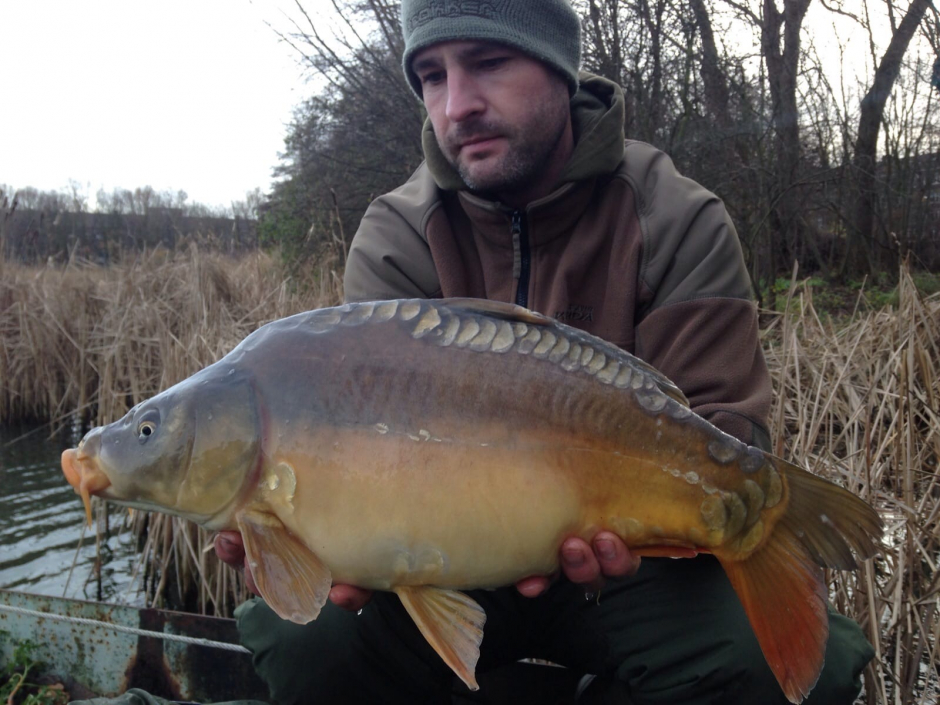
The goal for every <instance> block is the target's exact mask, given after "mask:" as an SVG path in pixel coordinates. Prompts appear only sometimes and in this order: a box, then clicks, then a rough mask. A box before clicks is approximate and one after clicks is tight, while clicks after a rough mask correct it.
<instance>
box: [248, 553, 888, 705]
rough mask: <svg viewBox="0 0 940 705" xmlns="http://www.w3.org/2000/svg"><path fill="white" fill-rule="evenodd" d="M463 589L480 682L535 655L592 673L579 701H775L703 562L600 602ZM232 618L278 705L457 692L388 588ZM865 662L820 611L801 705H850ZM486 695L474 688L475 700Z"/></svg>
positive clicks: (713, 565) (741, 704)
mask: <svg viewBox="0 0 940 705" xmlns="http://www.w3.org/2000/svg"><path fill="white" fill-rule="evenodd" d="M469 594H470V595H471V596H472V597H473V598H474V599H475V600H477V601H478V602H479V603H480V605H481V606H482V607H483V608H484V609H485V610H486V626H485V627H484V637H483V644H482V646H481V650H480V661H479V664H478V665H477V672H478V674H481V675H483V676H484V677H482V678H481V683H482V681H483V680H484V679H485V674H486V672H487V671H491V670H492V669H496V668H498V667H500V666H503V665H504V664H509V663H512V662H515V661H517V660H519V659H521V658H540V659H547V660H549V661H553V662H555V663H558V664H562V665H564V666H567V667H568V668H570V669H573V670H574V671H575V672H577V673H583V674H593V675H595V676H596V677H595V678H594V679H593V680H591V681H590V684H589V685H588V686H587V688H586V689H585V690H584V692H583V693H582V694H581V696H580V697H579V699H578V702H579V703H582V702H583V703H596V704H600V703H609V704H610V705H614V704H619V705H653V704H654V703H661V704H663V705H665V704H668V705H704V704H705V703H715V704H717V703H728V704H734V705H747V704H754V705H776V704H779V705H786V702H787V701H786V699H785V698H784V696H783V694H782V692H781V690H780V688H779V686H778V685H777V681H776V680H775V678H774V676H773V674H772V673H771V671H770V668H769V667H768V666H767V664H766V662H765V661H764V657H763V654H762V653H761V650H760V647H759V646H758V644H757V641H756V639H755V637H754V634H753V632H752V631H751V628H750V625H749V624H748V621H747V618H746V616H745V615H744V611H743V609H742V608H741V604H740V602H739V601H738V598H737V596H736V595H735V593H734V591H733V589H732V588H731V585H730V583H729V582H728V579H727V577H726V576H725V574H724V571H723V570H722V569H721V566H720V565H719V564H718V562H717V561H716V560H715V559H714V558H712V557H710V556H700V557H698V558H695V559H691V560H672V559H668V558H661V559H644V561H643V564H642V567H641V568H640V571H639V572H638V573H637V574H636V575H635V576H633V577H632V578H628V579H624V580H618V581H609V582H608V584H607V586H606V587H605V589H604V591H603V593H602V594H601V595H600V597H599V599H591V600H588V599H585V596H584V593H583V591H582V590H581V589H580V588H579V587H578V586H576V585H572V584H570V583H568V582H565V581H559V582H558V583H556V584H555V585H554V586H553V587H552V588H551V589H550V590H549V591H548V592H547V593H546V594H544V595H542V596H541V597H539V598H536V599H529V598H525V597H522V596H521V595H519V594H518V593H517V592H516V590H515V589H514V588H504V589H500V590H494V591H483V590H479V591H472V592H470V593H469ZM236 617H237V619H238V628H239V632H240V634H241V637H242V642H243V643H244V644H245V646H247V647H248V648H250V649H251V650H252V652H253V653H254V663H255V668H256V669H257V671H258V673H259V674H260V675H261V677H262V678H263V679H264V680H265V681H266V682H267V683H268V685H269V687H270V689H271V694H272V697H273V698H274V699H275V701H276V702H278V703H280V704H281V705H288V704H291V703H327V704H329V703H343V704H344V705H352V704H355V703H370V704H371V703H390V704H398V703H401V704H403V705H404V704H405V703H407V704H408V705H417V704H419V703H429V704H430V703H434V704H442V705H443V704H446V703H450V702H451V699H452V697H453V696H454V693H459V692H460V691H461V690H463V692H464V693H466V692H467V691H466V690H465V689H464V686H463V685H462V684H460V683H459V681H457V679H456V678H455V677H454V676H453V673H452V672H451V671H450V669H449V668H448V667H447V666H446V665H445V664H444V662H443V661H441V659H440V658H439V657H438V656H437V654H436V653H435V652H434V651H433V650H432V649H431V647H430V646H429V645H428V644H427V642H425V640H424V638H423V637H422V636H421V635H420V633H419V632H418V630H417V628H416V627H415V626H414V624H413V623H412V621H411V619H410V617H408V615H407V614H406V613H405V611H404V609H403V608H402V606H401V604H400V602H399V600H398V598H397V597H396V596H395V595H392V594H389V593H377V594H376V595H375V597H374V598H373V599H372V601H371V602H370V603H369V604H368V605H367V606H366V607H365V609H363V610H362V612H361V614H358V615H357V614H354V613H351V612H346V611H344V610H341V609H338V608H336V607H334V606H333V605H332V604H327V605H326V607H325V608H324V610H323V612H322V613H321V615H320V617H319V618H318V619H317V620H316V621H315V622H313V623H311V624H309V625H306V626H299V625H296V624H292V623H289V622H285V621H282V620H281V619H279V618H278V617H277V616H276V615H275V614H274V613H273V612H272V611H271V609H270V608H269V607H268V606H267V605H266V604H265V603H264V602H263V601H262V600H253V601H250V602H247V603H245V604H244V605H242V606H240V607H239V609H238V611H237V612H236ZM873 655H874V650H873V649H872V647H871V645H870V644H869V643H868V642H867V641H866V639H865V637H864V635H863V634H862V631H861V629H860V628H859V627H858V626H857V625H856V624H855V623H854V622H852V621H851V620H849V619H847V618H845V617H843V616H841V615H839V614H836V613H834V612H831V611H830V634H829V642H828V646H827V650H826V664H825V667H824V668H823V672H822V675H821V676H820V679H819V682H818V683H817V685H816V687H815V688H814V689H813V692H812V693H811V694H810V697H809V698H808V700H806V701H805V702H806V703H807V705H843V704H844V705H851V703H852V702H853V700H854V699H855V696H856V695H857V694H858V692H859V690H860V688H861V680H860V676H861V672H862V669H864V667H865V665H866V664H867V663H868V662H869V661H870V660H871V658H872V657H873ZM486 696H487V693H486V686H485V685H483V687H482V690H481V692H480V694H479V696H477V697H478V698H479V699H478V700H477V701H478V702H486ZM563 700H564V699H563V698H559V702H561V701H563ZM504 702H505V700H504Z"/></svg>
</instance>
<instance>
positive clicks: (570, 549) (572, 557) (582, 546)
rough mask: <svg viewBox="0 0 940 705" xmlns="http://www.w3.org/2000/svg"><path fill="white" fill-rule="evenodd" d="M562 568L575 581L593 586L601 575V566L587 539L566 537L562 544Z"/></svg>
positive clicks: (566, 575) (569, 578)
mask: <svg viewBox="0 0 940 705" xmlns="http://www.w3.org/2000/svg"><path fill="white" fill-rule="evenodd" d="M561 570H562V572H563V573H564V574H565V577H567V578H568V580H570V581H571V582H573V583H578V584H579V585H586V586H591V587H593V586H594V585H595V583H597V581H598V579H599V578H600V577H601V567H600V564H599V563H598V561H597V558H596V557H595V556H594V551H593V550H592V549H591V547H590V546H589V545H588V543H587V541H584V540H583V539H579V538H570V539H566V540H565V542H564V543H563V544H562V545H561Z"/></svg>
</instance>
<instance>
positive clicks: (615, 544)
mask: <svg viewBox="0 0 940 705" xmlns="http://www.w3.org/2000/svg"><path fill="white" fill-rule="evenodd" d="M558 558H559V562H560V563H561V571H562V572H563V573H564V574H565V577H566V578H568V580H570V581H571V582H573V583H578V584H579V585H582V586H583V587H584V589H585V591H587V592H598V591H599V590H600V589H601V587H603V585H604V578H605V577H606V578H624V577H627V576H628V575H633V574H634V573H636V572H637V570H639V568H640V559H639V558H638V557H636V556H634V555H633V554H632V553H631V552H630V549H629V548H627V546H626V544H625V543H624V542H623V541H622V540H621V539H620V537H619V536H617V535H616V534H614V533H611V532H609V531H601V532H600V533H598V534H597V535H596V536H595V537H594V539H593V541H592V542H591V544H588V542H587V541H584V540H583V539H579V538H570V539H566V540H565V542H564V543H562V544H561V549H560V550H559V551H558ZM551 583H552V578H551V577H550V576H543V575H535V576H532V577H529V578H523V579H522V580H520V581H519V582H517V583H516V589H517V590H518V591H519V592H520V593H522V594H523V595H525V596H526V597H538V596H539V595H541V594H542V593H543V592H545V591H546V590H547V589H548V586H549V585H551Z"/></svg>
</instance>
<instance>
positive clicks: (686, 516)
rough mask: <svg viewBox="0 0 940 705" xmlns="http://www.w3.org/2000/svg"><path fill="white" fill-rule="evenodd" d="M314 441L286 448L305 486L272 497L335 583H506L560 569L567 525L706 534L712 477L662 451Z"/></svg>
mask: <svg viewBox="0 0 940 705" xmlns="http://www.w3.org/2000/svg"><path fill="white" fill-rule="evenodd" d="M474 435H475V436H476V437H480V435H481V434H474ZM494 436H495V434H494ZM482 437H490V436H488V434H485V433H484V434H482ZM497 437H498V436H497ZM303 445H304V446H305V448H304V450H300V449H298V448H297V447H296V446H295V447H294V448H293V450H291V451H288V452H283V453H279V454H278V456H277V460H276V461H274V465H273V467H274V468H276V471H277V472H278V473H279V474H281V475H283V474H285V473H286V472H288V471H289V472H290V473H292V474H293V476H294V477H295V478H296V489H295V490H294V492H293V496H292V497H291V499H290V501H289V502H288V501H282V502H280V503H275V504H273V506H274V507H275V511H276V513H277V514H278V515H279V517H280V518H281V520H282V521H283V522H284V523H285V525H286V526H287V527H288V529H289V530H290V531H291V532H293V533H294V534H295V535H297V536H299V537H301V538H302V539H303V541H304V542H305V543H306V544H307V546H308V547H309V548H310V549H311V550H312V551H313V552H314V553H316V554H317V556H318V557H319V558H320V559H321V560H322V561H323V562H324V563H325V564H326V565H327V566H329V568H330V570H331V572H332V574H333V579H334V581H336V582H343V583H349V584H355V585H360V586H362V587H370V588H376V589H389V588H391V587H395V586H400V585H437V586H441V587H449V588H474V587H496V586H500V585H506V584H509V583H512V582H514V581H516V580H518V579H520V578H522V577H525V576H528V575H537V574H548V573H550V572H552V571H553V570H555V569H556V568H557V560H558V559H557V555H558V548H559V546H560V544H561V543H562V541H563V540H564V539H565V538H567V537H569V536H580V537H582V538H586V539H589V538H591V537H592V536H593V535H594V534H595V533H596V532H597V531H598V530H601V529H607V530H611V531H614V532H616V533H617V534H619V535H620V536H622V537H624V539H625V540H627V541H628V544H629V545H632V546H643V545H662V544H666V545H670V544H672V545H692V544H696V543H698V544H701V543H703V542H704V540H705V529H704V527H703V526H702V524H701V517H700V512H698V506H699V505H700V503H701V501H702V500H701V497H702V496H703V493H702V489H701V486H700V485H699V486H696V485H695V483H690V482H688V481H687V480H686V479H684V478H678V479H677V478H676V477H674V476H673V475H672V474H671V473H669V472H668V471H665V472H664V471H663V470H662V469H661V468H659V467H657V466H656V464H655V462H654V461H650V460H645V459H643V458H640V457H629V456H625V455H623V454H620V453H612V452H610V451H607V450H598V449H593V448H589V447H585V446H584V445H578V444H577V443H575V442H572V441H569V442H567V443H566V442H564V439H559V438H557V437H555V438H551V439H548V438H539V437H536V436H534V435H533V436H525V435H522V436H516V437H514V438H513V439H511V440H510V439H503V440H502V441H500V442H497V443H486V442H477V441H467V440H462V439H460V438H454V437H437V436H433V435H431V434H430V433H418V434H413V433H407V434H403V433H393V432H389V431H387V430H383V429H330V430H329V432H322V433H319V434H314V435H311V436H308V437H306V438H305V440H304V444H303ZM692 537H695V538H698V539H699V541H695V540H693V538H692Z"/></svg>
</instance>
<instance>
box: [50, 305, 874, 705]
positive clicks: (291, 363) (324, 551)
mask: <svg viewBox="0 0 940 705" xmlns="http://www.w3.org/2000/svg"><path fill="white" fill-rule="evenodd" d="M62 467H63V470H64V472H65V475H66V477H67V478H68V480H69V482H70V483H71V484H72V486H73V487H75V489H76V491H77V492H79V493H80V494H81V495H82V498H83V499H84V501H85V503H86V508H87V506H88V498H89V496H90V495H93V494H94V495H98V496H101V497H103V498H106V499H108V500H114V501H117V502H119V503H122V504H125V505H128V506H132V507H139V508H142V509H150V510H155V511H161V512H167V513H170V514H176V515H179V516H182V517H186V518H188V519H191V520H193V521H195V522H197V523H199V524H201V525H203V526H205V527H207V528H210V529H232V528H237V529H239V530H240V531H241V534H242V536H243V538H244V542H245V548H246V552H247V556H248V560H249V562H250V564H251V566H252V571H253V574H254V577H255V581H256V582H257V585H258V588H259V590H260V591H261V593H262V595H263V596H264V598H265V600H267V602H268V603H269V604H270V605H271V607H272V608H273V609H274V610H275V611H276V612H277V613H278V614H279V615H281V617H283V618H285V619H289V620H291V621H294V622H299V623H306V622H309V621H310V620H313V619H315V618H316V617H317V614H318V613H319V611H320V608H321V607H322V606H323V603H324V602H325V601H326V599H327V595H328V593H329V590H330V586H331V583H332V582H333V581H335V582H338V583H347V584H352V585H359V586H362V587H367V588H374V589H379V590H390V591H394V592H395V593H396V594H398V596H399V597H400V598H401V600H402V602H403V603H404V606H405V608H406V609H407V610H408V612H409V614H410V615H411V616H412V617H413V618H414V620H415V622H416V623H417V625H418V627H419V628H420V629H421V631H422V633H423V634H424V635H425V637H426V638H427V639H428V641H429V642H430V643H431V644H432V645H433V646H434V648H435V649H436V650H437V652H438V653H439V654H440V655H441V657H442V658H443V659H444V660H445V661H446V662H447V663H448V664H449V665H450V666H451V667H452V668H453V669H454V671H455V672H456V673H457V674H458V675H459V676H460V677H461V678H462V679H463V680H464V681H465V682H466V683H467V684H468V685H469V686H470V687H476V681H475V677H474V671H475V667H476V661H477V658H478V656H479V644H480V641H481V639H482V629H483V623H484V620H485V615H484V614H483V611H482V609H481V608H480V607H479V605H477V603H476V602H474V601H473V600H472V599H470V598H469V597H467V596H465V595H463V594H462V593H461V592H459V591H460V590H463V589H469V588H480V587H496V586H501V585H507V584H510V583H512V582H514V581H516V580H518V579H520V578H522V577H525V576H528V575H537V574H547V573H550V572H552V571H554V570H555V569H556V568H557V555H558V548H559V546H560V544H561V543H562V541H563V540H564V539H565V538H567V537H570V536H580V537H583V538H586V539H589V538H590V537H592V536H593V535H594V534H595V533H596V532H597V531H599V530H601V529H607V530H611V531H614V532H616V533H617V534H618V535H620V536H621V537H623V539H624V541H625V542H626V543H627V545H628V546H630V547H632V549H633V550H634V551H635V552H636V553H638V554H639V555H646V556H663V555H667V556H682V557H691V556H694V555H695V554H696V553H699V552H710V553H713V554H714V555H715V556H716V557H717V558H718V560H719V561H720V562H721V564H722V566H723V567H724V569H725V571H726V572H727V574H728V577H729V578H730V579H731V583H732V584H733V586H734V589H735V590H736V592H737V594H738V596H739V598H740V599H741V602H742V603H743V605H744V609H745V610H746V612H747V615H748V618H749V619H750V622H751V625H752V627H753V628H754V632H755V634H756V635H757V638H758V640H759V642H760V645H761V648H762V649H763V652H764V655H765V657H766V659H767V661H768V663H769V664H770V666H771V668H772V669H773V672H774V674H775V675H776V677H777V680H778V681H779V682H780V685H781V687H782V688H783V691H784V692H785V694H786V696H787V698H789V700H790V701H791V702H794V703H798V702H800V701H801V700H802V698H803V697H804V696H805V695H806V694H808V693H809V691H810V689H811V688H812V687H813V685H814V684H815V682H816V680H817V678H818V676H819V672H820V670H821V668H822V663H823V654H824V650H825V645H826V640H827V638H828V621H827V619H828V618H827V613H826V586H825V583H824V581H823V566H828V567H832V568H841V569H851V568H855V567H856V563H855V559H854V558H853V553H852V551H854V552H855V553H856V554H858V555H859V556H860V557H863V558H865V557H869V556H871V555H872V554H873V553H874V552H875V550H876V546H877V542H878V540H879V537H880V535H881V531H882V525H881V521H880V520H879V518H878V515H877V514H876V513H875V511H874V510H873V509H872V508H871V507H869V506H868V505H867V504H865V503H864V502H862V501H861V500H860V499H858V498H856V497H854V496H853V495H851V494H850V493H849V492H847V491H846V490H844V489H842V488H840V487H837V486H836V485H833V484H831V483H829V482H827V481H825V480H822V479H820V478H818V477H816V476H814V475H812V474H810V473H808V472H805V471H804V470H801V469H799V468H797V467H795V466H793V465H791V464H789V463H787V462H785V461H783V460H780V459H779V458H775V457H773V456H771V455H768V454H766V453H764V452H762V451H760V450H758V449H756V448H752V447H748V446H747V445H745V444H743V443H741V442H740V441H738V440H736V439H734V438H732V437H730V436H728V435H726V434H725V433H722V432H721V431H719V430H718V429H716V428H715V427H714V426H712V425H711V424H709V423H708V422H707V421H705V420H704V419H702V418H701V417H699V416H697V415H696V414H694V413H693V412H692V411H691V410H690V409H689V407H688V402H687V401H686V399H685V397H684V396H683V395H682V392H680V391H679V390H678V389H677V388H676V387H675V386H674V385H673V384H672V383H671V382H670V381H669V380H667V379H666V378H665V377H663V376H662V375H661V374H659V373H658V372H657V371H656V370H654V369H653V368H651V367H650V366H649V365H647V364H645V363H643V362H642V361H640V360H638V359H637V358H635V357H633V356H631V355H629V354H627V353H625V352H623V351H622V350H620V349H618V348H616V347H614V346H612V345H610V344H608V343H605V342H604V341H602V340H600V339H598V338H595V337H592V336H590V335H587V334H585V333H583V332H581V331H578V330H575V329H573V328H570V327H568V326H565V325H562V324H559V323H557V322H555V321H553V320H551V319H549V318H546V317H544V316H541V315H539V314H536V313H532V312H530V311H527V310H525V309H522V308H519V307H516V306H511V305H506V304H498V303H493V302H484V301H477V300H472V299H451V300H440V301H422V300H408V301H383V302H374V303H362V304H350V305H345V306H341V307H337V308H329V309H323V310H318V311H311V312H308V313H302V314H299V315H296V316H292V317H290V318H286V319H283V320H279V321H275V322H273V323H270V324H268V325H266V326H264V327H262V328H260V329H259V330H257V331H256V332H254V333H253V334H251V335H250V336H248V337H247V338H246V339H245V340H244V341H242V343H241V344H240V345H238V347H236V348H235V349H234V350H233V351H232V352H231V353H229V354H228V355H226V356H225V357H224V358H222V359H221V360H220V361H219V362H217V363H215V364H214V365H211V366H210V367H207V368H206V369H204V370H202V371H201V372H199V373H197V374H195V375H193V376H192V377H190V378H189V379H187V380H185V381H184V382H181V383H180V384H178V385H176V386H174V387H172V388H171V389H168V390H166V391H165V392H163V393H162V394H159V395H158V396H156V397H154V398H153V399H150V400H149V401H146V402H144V403H142V404H139V405H138V406H136V407H134V408H133V409H131V410H130V411H129V412H128V414H127V415H126V416H125V417H124V418H123V419H121V420H120V421H117V422H115V423H113V424H111V425H109V426H105V427H103V428H96V429H94V430H92V431H91V432H89V433H88V435H87V436H86V437H85V438H84V440H83V441H82V442H81V444H80V445H79V446H78V448H77V449H75V450H67V451H65V453H63V455H62ZM89 516H90V515H89Z"/></svg>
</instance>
